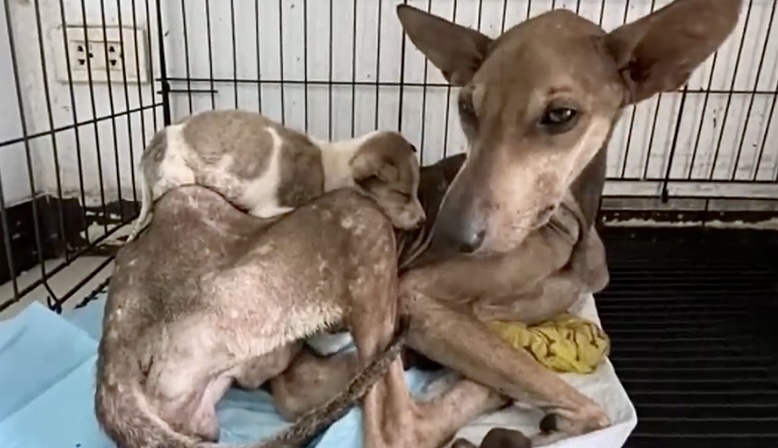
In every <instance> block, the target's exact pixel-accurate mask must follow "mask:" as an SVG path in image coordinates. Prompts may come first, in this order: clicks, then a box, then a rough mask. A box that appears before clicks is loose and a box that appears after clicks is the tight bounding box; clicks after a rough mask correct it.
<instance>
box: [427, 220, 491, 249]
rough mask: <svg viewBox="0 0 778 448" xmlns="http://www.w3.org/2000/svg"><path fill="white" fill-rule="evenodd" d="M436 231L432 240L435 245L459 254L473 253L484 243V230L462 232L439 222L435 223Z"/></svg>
mask: <svg viewBox="0 0 778 448" xmlns="http://www.w3.org/2000/svg"><path fill="white" fill-rule="evenodd" d="M435 224H436V227H437V229H436V230H437V231H436V232H435V234H434V236H433V238H434V239H435V240H437V241H436V242H435V243H436V245H442V246H444V247H445V248H447V249H449V250H455V251H457V252H460V253H466V254H469V253H473V252H475V251H476V250H478V248H480V247H481V245H482V244H483V242H484V237H485V236H486V230H484V229H479V230H464V231H460V230H461V229H460V228H458V227H457V226H455V225H451V224H449V225H446V224H445V223H441V222H440V221H438V222H436V223H435Z"/></svg>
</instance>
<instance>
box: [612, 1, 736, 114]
mask: <svg viewBox="0 0 778 448" xmlns="http://www.w3.org/2000/svg"><path fill="white" fill-rule="evenodd" d="M741 4H742V0H675V1H673V2H672V3H670V4H669V5H667V6H665V7H663V8H661V9H659V10H657V11H655V12H654V13H652V14H649V15H648V16H645V17H643V18H641V19H638V20H636V21H634V22H632V23H629V24H626V25H623V26H621V27H619V28H616V29H615V30H613V31H612V32H611V33H609V34H608V35H607V36H606V37H605V42H606V46H607V48H608V51H609V52H610V53H611V55H612V56H613V57H614V58H615V60H616V63H617V65H618V67H619V70H620V71H621V73H622V75H623V77H624V80H625V82H626V83H627V86H628V87H629V89H630V92H631V97H630V98H629V99H628V103H633V104H634V103H638V102H640V101H642V100H644V99H647V98H650V97H651V96H653V95H654V94H656V93H659V92H667V91H672V90H676V89H678V88H680V87H681V86H683V85H684V84H685V83H686V82H687V81H688V80H689V77H690V76H691V74H692V72H693V71H694V70H695V69H696V68H697V67H698V66H699V65H700V64H702V63H703V62H705V60H706V59H707V58H708V57H709V56H710V55H712V54H713V53H714V52H715V51H716V50H717V49H718V48H719V46H721V44H722V43H724V41H725V40H726V39H727V37H728V36H729V35H730V34H731V33H732V31H733V30H734V29H735V26H736V25H737V22H738V18H739V15H740V9H741Z"/></svg>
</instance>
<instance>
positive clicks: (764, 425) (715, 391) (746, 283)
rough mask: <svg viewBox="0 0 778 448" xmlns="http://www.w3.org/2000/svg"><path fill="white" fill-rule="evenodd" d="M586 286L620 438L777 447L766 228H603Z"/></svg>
mask: <svg viewBox="0 0 778 448" xmlns="http://www.w3.org/2000/svg"><path fill="white" fill-rule="evenodd" d="M604 236H605V243H606V247H607V250H608V256H609V259H608V263H609V267H610V272H611V283H610V285H609V287H608V288H607V289H606V290H605V291H603V292H602V293H600V294H599V295H598V297H597V304H598V309H599V313H600V316H601V318H602V321H603V325H604V327H605V330H606V332H607V333H608V334H609V335H610V337H611V339H612V355H611V360H612V362H613V364H614V365H615V367H616V371H617V372H618V374H619V377H620V378H621V380H622V382H623V384H624V387H625V388H626V390H627V393H628V394H629V395H630V397H631V399H632V401H633V402H634V404H635V407H636V408H637V412H638V426H637V428H636V429H635V431H634V433H633V435H632V437H631V438H630V439H629V441H628V442H627V445H626V446H627V447H628V448H644V447H651V448H657V447H658V448H674V447H704V448H717V447H738V448H757V447H759V448H762V447H764V448H776V447H778V355H777V354H778V233H767V232H754V231H712V230H711V231H701V230H695V231H692V230H640V231H626V230H620V229H610V230H607V231H605V232H604Z"/></svg>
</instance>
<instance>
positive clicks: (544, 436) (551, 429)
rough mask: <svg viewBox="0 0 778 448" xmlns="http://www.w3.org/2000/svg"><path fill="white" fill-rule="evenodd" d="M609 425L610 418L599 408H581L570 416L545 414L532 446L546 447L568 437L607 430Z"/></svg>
mask: <svg viewBox="0 0 778 448" xmlns="http://www.w3.org/2000/svg"><path fill="white" fill-rule="evenodd" d="M610 425H611V421H610V418H608V415H607V414H606V413H605V411H604V410H603V409H602V408H600V407H599V406H592V407H586V408H582V409H579V410H577V411H576V412H574V413H570V415H561V414H557V413H550V414H546V416H545V417H543V419H541V420H540V425H539V426H540V428H539V429H540V434H538V435H537V436H535V437H533V439H532V446H533V447H535V446H544V445H548V444H551V443H554V442H556V441H558V440H561V439H564V438H567V437H570V436H578V435H582V434H587V433H590V432H594V431H597V430H599V429H603V428H607V427H608V426H610Z"/></svg>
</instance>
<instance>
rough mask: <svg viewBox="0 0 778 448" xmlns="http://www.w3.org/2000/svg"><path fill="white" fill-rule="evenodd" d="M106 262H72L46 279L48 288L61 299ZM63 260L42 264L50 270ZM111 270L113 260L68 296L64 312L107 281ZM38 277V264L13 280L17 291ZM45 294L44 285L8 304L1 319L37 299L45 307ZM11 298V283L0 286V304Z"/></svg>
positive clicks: (95, 259)
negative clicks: (19, 299)
mask: <svg viewBox="0 0 778 448" xmlns="http://www.w3.org/2000/svg"><path fill="white" fill-rule="evenodd" d="M107 259H108V258H107V257H79V258H77V259H76V260H74V261H73V262H72V263H71V264H70V265H69V266H67V267H66V268H64V269H62V270H61V271H59V272H58V273H56V274H55V275H53V276H52V277H51V278H50V279H49V282H48V285H49V287H50V288H51V290H52V291H53V292H54V294H55V295H56V296H57V297H58V298H60V297H62V296H63V295H65V294H66V293H68V292H69V291H70V290H72V289H73V288H74V287H75V286H76V285H77V284H78V283H79V282H81V281H82V280H83V279H84V278H86V277H88V276H89V275H91V274H92V273H93V272H94V271H95V269H97V268H98V267H99V266H100V264H102V263H103V262H105V261H106V260H107ZM64 261H65V259H64V258H63V259H54V260H48V261H47V262H46V263H44V265H45V267H46V268H47V269H48V270H52V269H54V268H55V267H56V266H58V265H59V264H60V263H63V262H64ZM112 270H113V261H111V262H109V263H108V264H107V265H106V266H104V267H103V268H102V269H100V271H99V272H98V273H97V274H96V275H95V276H94V277H92V278H91V279H90V280H89V281H88V282H86V283H85V284H84V285H83V286H81V287H80V288H78V290H77V291H76V292H75V293H74V294H73V295H72V297H70V299H68V301H66V302H65V304H64V305H63V309H64V310H68V309H72V308H73V307H75V306H76V305H77V304H78V303H79V302H81V300H83V298H84V297H86V296H87V295H88V294H89V293H91V292H92V291H93V290H94V289H95V288H96V287H97V286H98V285H100V283H101V282H103V281H104V280H105V279H106V278H108V277H109V276H110V274H111V271H112ZM40 278H42V274H41V268H40V265H38V266H36V267H34V268H32V269H30V270H28V271H25V272H23V273H21V274H20V275H18V276H17V279H16V281H17V284H18V287H19V289H20V290H21V289H22V288H25V287H27V286H29V285H30V284H32V283H34V282H35V281H36V280H38V279H40ZM47 295H48V292H47V291H46V288H45V286H44V285H40V286H38V287H37V288H35V289H34V290H32V291H31V292H30V293H28V294H26V295H25V296H24V297H23V298H22V300H21V301H19V302H17V303H15V304H13V305H11V306H10V307H9V308H6V309H5V310H4V311H2V312H0V320H3V319H9V318H11V317H13V316H15V315H17V314H18V313H19V312H20V311H21V310H22V309H24V308H25V307H26V306H28V305H29V304H30V303H32V302H34V301H36V300H37V301H39V302H41V303H43V304H44V305H45V304H46V296H47ZM13 297H14V289H13V283H12V282H7V283H5V284H3V285H2V286H0V303H3V302H5V301H6V300H9V299H12V298H13Z"/></svg>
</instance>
